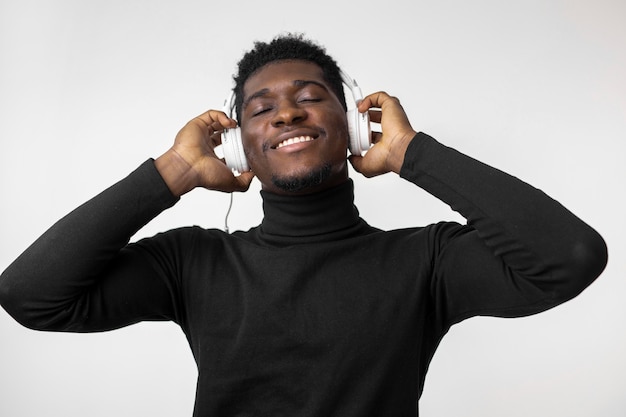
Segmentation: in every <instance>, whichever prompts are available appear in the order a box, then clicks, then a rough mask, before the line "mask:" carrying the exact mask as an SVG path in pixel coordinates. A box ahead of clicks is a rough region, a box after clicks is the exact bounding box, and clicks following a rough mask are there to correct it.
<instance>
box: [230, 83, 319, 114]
mask: <svg viewBox="0 0 626 417" xmlns="http://www.w3.org/2000/svg"><path fill="white" fill-rule="evenodd" d="M292 85H293V86H295V87H299V88H303V87H306V86H307V85H316V86H318V87H320V88H322V89H324V90H325V91H328V87H326V86H325V85H324V84H322V83H320V82H319V81H314V80H293V83H292ZM269 92H270V89H269V88H262V89H260V90H259V91H256V92H254V93H252V94H250V96H248V97H247V98H246V99H245V100H244V102H243V103H242V106H241V107H242V108H243V109H245V108H246V107H247V106H248V105H249V104H250V102H251V101H252V100H255V99H257V98H261V97H263V96H266V95H267V94H269Z"/></svg>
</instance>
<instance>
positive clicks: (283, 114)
mask: <svg viewBox="0 0 626 417" xmlns="http://www.w3.org/2000/svg"><path fill="white" fill-rule="evenodd" d="M277 106H278V108H277V109H276V112H275V113H274V118H273V119H272V126H274V127H282V126H289V125H293V124H296V123H299V122H301V121H303V120H305V119H306V117H307V113H306V110H304V109H303V108H301V107H300V106H298V103H295V102H294V101H292V100H287V99H285V100H281V101H280V102H279V103H278V104H277Z"/></svg>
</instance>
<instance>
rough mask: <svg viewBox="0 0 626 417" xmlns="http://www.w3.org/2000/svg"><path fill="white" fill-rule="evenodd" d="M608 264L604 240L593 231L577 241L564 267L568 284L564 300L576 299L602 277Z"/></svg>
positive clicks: (572, 246)
mask: <svg viewBox="0 0 626 417" xmlns="http://www.w3.org/2000/svg"><path fill="white" fill-rule="evenodd" d="M607 262H608V248H607V245H606V243H605V241H604V239H603V238H602V237H601V236H600V235H599V234H598V233H597V232H596V231H595V230H593V229H590V231H589V233H587V234H586V235H585V236H582V237H580V238H578V239H576V240H575V241H574V242H573V244H572V245H571V247H570V256H569V261H568V262H567V264H566V265H564V270H565V274H563V275H564V280H565V281H566V282H567V284H566V287H567V288H568V289H567V290H566V291H564V294H562V296H563V298H564V299H563V300H562V301H566V300H569V299H571V298H574V297H576V296H577V295H578V294H580V293H581V292H582V291H583V290H584V289H586V288H587V287H588V286H589V285H591V283H593V282H594V281H595V280H596V278H598V277H599V276H600V274H601V273H602V271H604V268H605V267H606V264H607Z"/></svg>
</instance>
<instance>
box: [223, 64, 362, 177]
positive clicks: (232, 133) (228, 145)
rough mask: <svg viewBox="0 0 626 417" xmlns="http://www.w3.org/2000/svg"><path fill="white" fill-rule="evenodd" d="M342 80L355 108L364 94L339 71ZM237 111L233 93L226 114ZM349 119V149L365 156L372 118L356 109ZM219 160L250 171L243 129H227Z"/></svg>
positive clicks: (228, 101) (230, 165) (230, 115)
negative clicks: (245, 151)
mask: <svg viewBox="0 0 626 417" xmlns="http://www.w3.org/2000/svg"><path fill="white" fill-rule="evenodd" d="M339 72H340V74H341V80H342V81H343V83H344V84H345V85H346V86H347V87H348V88H349V89H350V92H351V94H352V97H353V99H354V102H355V106H356V105H358V104H359V102H360V101H361V100H362V99H363V94H362V93H361V89H360V88H359V85H358V84H357V83H356V81H355V80H354V79H352V78H350V77H349V76H348V75H347V74H346V73H345V72H343V71H341V70H340V71H339ZM234 109H235V92H234V91H233V92H232V93H231V94H230V96H229V97H228V98H227V99H226V100H225V102H224V113H226V114H227V115H228V116H229V117H231V118H232V117H233V112H234ZM346 117H347V119H348V133H349V136H350V144H349V149H350V153H352V154H353V155H359V156H361V155H363V154H364V153H365V152H367V151H368V149H369V148H370V147H371V130H370V118H369V114H368V112H365V113H360V112H359V110H358V109H357V108H356V107H355V108H353V109H349V110H348V111H347V112H346ZM213 151H214V152H215V154H216V155H217V157H218V158H220V159H221V158H224V160H225V161H226V165H227V166H228V167H229V168H230V169H232V170H233V171H236V172H239V173H241V172H246V171H249V170H250V167H249V166H248V161H247V160H246V155H245V153H244V151H243V142H242V140H241V129H240V128H239V127H236V128H233V129H226V130H224V132H222V144H221V145H218V146H216V147H215V149H214V150H213Z"/></svg>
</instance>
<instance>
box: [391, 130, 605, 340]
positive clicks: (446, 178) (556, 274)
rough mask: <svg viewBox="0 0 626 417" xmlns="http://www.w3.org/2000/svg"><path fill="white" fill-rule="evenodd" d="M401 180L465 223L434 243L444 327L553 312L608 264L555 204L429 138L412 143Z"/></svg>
mask: <svg viewBox="0 0 626 417" xmlns="http://www.w3.org/2000/svg"><path fill="white" fill-rule="evenodd" d="M401 176H402V177H403V178H406V179H408V180H409V181H411V182H413V183H415V184H416V185H418V186H420V187H422V188H423V189H425V190H426V191H428V192H429V193H431V194H433V195H434V196H435V197H437V198H439V199H441V200H442V201H444V202H446V203H447V204H449V205H450V206H451V208H452V209H453V210H455V211H457V212H459V213H460V214H461V215H463V216H464V217H465V218H466V219H467V226H465V227H462V228H454V227H442V228H440V229H439V232H438V233H439V234H440V235H439V236H437V238H436V239H435V241H436V242H438V243H437V246H438V247H437V248H436V257H435V259H434V261H433V262H434V268H433V271H434V272H433V277H432V284H431V292H432V297H433V298H434V299H435V300H436V301H435V305H436V306H437V307H436V308H437V309H438V314H437V316H438V317H439V318H440V320H441V322H440V325H441V326H443V328H446V327H448V326H449V325H451V324H454V323H455V322H458V321H461V320H463V319H465V318H467V317H470V316H474V315H495V316H505V317H511V316H520V315H528V314H533V313H537V312H540V311H543V310H545V309H548V308H551V307H553V306H555V305H557V304H559V303H562V302H565V301H567V300H569V299H571V298H573V297H575V296H576V295H578V294H579V293H580V292H581V291H582V290H583V289H584V288H586V287H587V286H588V285H589V284H590V283H591V282H593V280H594V279H595V278H596V277H597V276H598V275H599V274H600V273H601V272H602V270H603V269H604V267H605V265H606V261H607V249H606V245H605V243H604V241H603V239H602V238H601V237H600V235H599V234H598V233H597V232H596V231H594V230H593V229H592V228H591V227H589V226H588V225H587V224H585V223H584V222H583V221H581V220H580V219H578V218H577V217H576V216H575V215H573V214H572V213H571V212H570V211H568V210H567V209H566V208H564V207H563V206H562V205H561V204H559V203H558V202H557V201H555V200H553V199H552V198H550V197H549V196H547V195H546V194H545V193H543V192H542V191H540V190H538V189H536V188H533V187H532V186H530V185H528V184H526V183H524V182H523V181H520V180H519V179H517V178H515V177H513V176H511V175H508V174H506V173H504V172H501V171H499V170H497V169H494V168H492V167H490V166H488V165H485V164H483V163H481V162H478V161H476V160H474V159H472V158H470V157H468V156H466V155H463V154H462V153H460V152H458V151H456V150H454V149H451V148H449V147H446V146H443V145H441V144H440V143H438V142H437V141H436V140H434V139H433V138H431V137H430V136H428V135H426V134H423V133H419V134H417V135H416V137H415V138H414V140H413V141H412V142H411V144H410V146H409V149H408V150H407V154H406V157H405V161H404V165H403V169H402V171H401Z"/></svg>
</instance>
